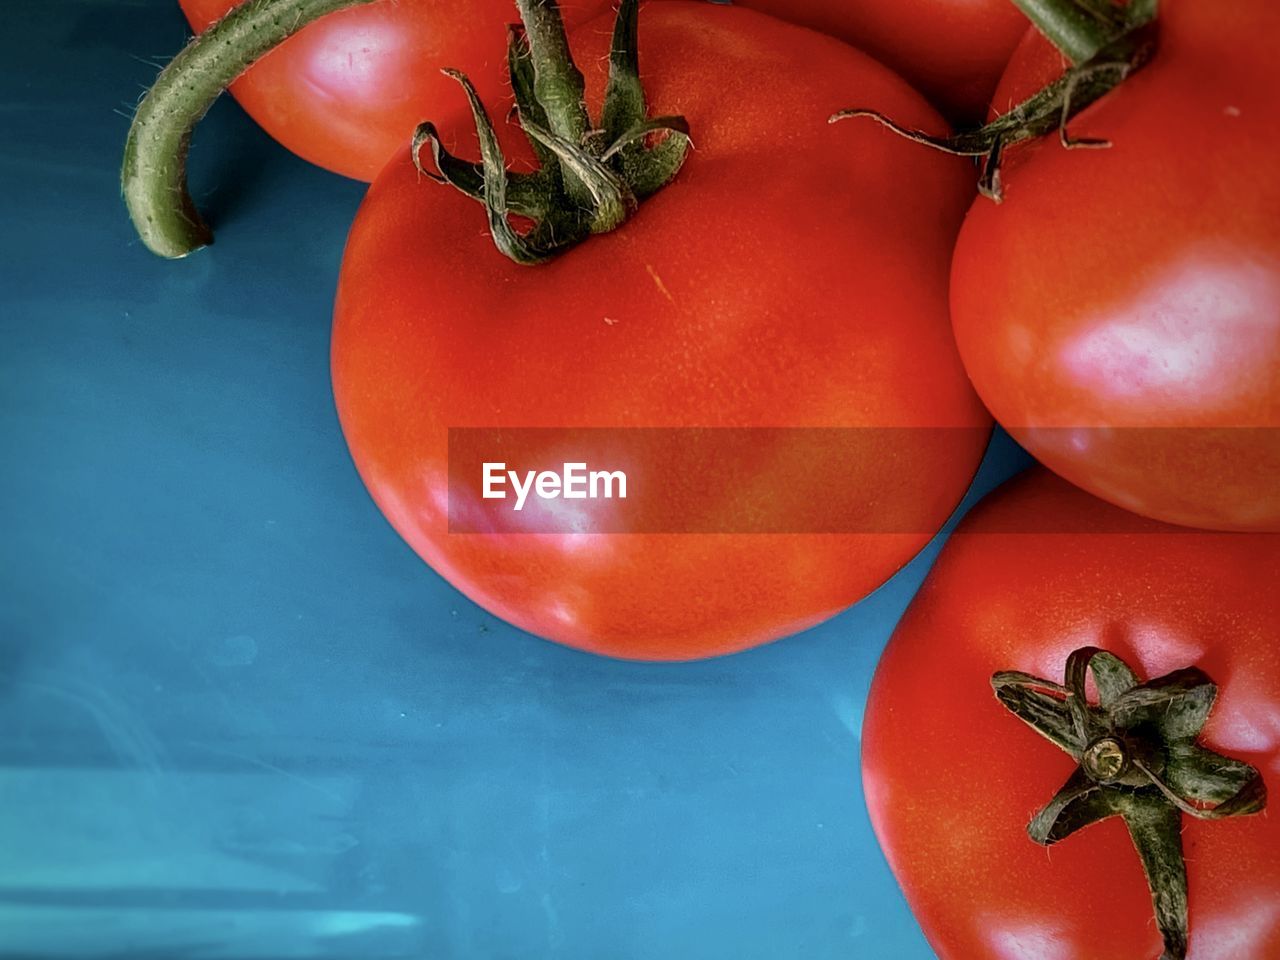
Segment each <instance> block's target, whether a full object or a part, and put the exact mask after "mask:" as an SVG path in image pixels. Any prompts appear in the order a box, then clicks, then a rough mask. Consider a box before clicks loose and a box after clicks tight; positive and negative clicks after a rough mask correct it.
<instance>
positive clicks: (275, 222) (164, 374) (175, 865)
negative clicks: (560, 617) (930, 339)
mask: <svg viewBox="0 0 1280 960" xmlns="http://www.w3.org/2000/svg"><path fill="white" fill-rule="evenodd" d="M4 6H5V9H4V19H5V21H6V26H5V28H4V30H3V31H2V32H3V36H4V39H3V41H0V43H2V44H3V56H0V72H3V91H4V97H3V102H2V103H0V123H2V124H3V127H4V136H3V139H2V140H0V173H2V177H0V184H2V186H0V190H2V191H3V194H2V197H0V209H2V210H3V213H2V214H0V216H2V217H3V220H2V222H0V249H3V257H0V324H2V325H3V329H2V330H0V449H2V450H3V454H2V459H0V463H2V465H3V466H2V468H0V504H3V513H2V519H3V527H2V529H3V536H0V957H3V958H6V960H14V958H19V957H21V958H27V957H37V956H45V955H48V956H59V957H71V956H74V957H94V958H106V957H120V958H125V957H128V958H131V960H136V958H140V957H142V958H145V957H157V958H168V960H185V958H214V957H222V958H232V957H234V958H258V960H268V958H272V960H274V958H285V957H344V958H353V960H378V958H384V957H414V958H431V960H436V958H443V960H448V958H470V957H476V958H489V957H492V958H513V960H533V958H540V957H558V958H559V957H563V958H575V960H576V958H583V960H615V958H616V960H632V958H635V960H641V958H644V960H647V958H668V957H677V958H685V957H688V958H700V960H701V958H706V960H716V958H726V960H780V958H791V957H795V958H804V960H825V958H870V960H890V958H892V960H924V958H928V957H930V956H931V953H930V951H929V949H928V947H927V946H926V944H925V942H924V940H923V938H922V936H921V935H920V932H919V930H918V928H917V927H916V925H915V923H914V921H913V920H912V918H911V916H910V914H909V913H908V911H907V909H906V906H905V904H904V902H903V900H902V897H901V894H900V893H899V891H898V889H897V887H896V885H895V883H894V881H893V879H892V877H891V876H890V874H889V872H888V869H887V867H886V866H885V863H884V861H883V858H882V857H881V855H880V853H879V851H878V849H877V847H876V845H875V840H874V838H873V836H872V833H871V827H870V824H869V822H868V819H867V815H866V811H865V808H864V805H863V800H862V795H861V789H860V785H859V780H858V730H859V726H860V722H861V716H862V704H863V700H864V697H865V694H866V690H867V687H868V684H869V682H870V677H871V673H872V670H873V668H874V665H875V661H876V657H877V655H878V653H879V651H880V650H881V648H882V647H883V645H884V643H885V641H886V640H887V638H888V636H889V633H890V631H891V630H892V628H893V625H894V623H895V622H896V620H897V618H898V617H899V615H900V614H901V612H902V610H903V608H904V607H905V606H906V604H907V602H908V600H909V599H910V596H911V594H912V592H913V590H914V589H915V588H916V587H917V585H918V583H919V580H920V578H921V577H922V576H923V574H924V572H925V569H926V564H927V562H928V560H929V559H930V558H931V557H932V555H933V553H934V549H936V547H935V548H934V549H931V550H930V551H927V553H926V556H924V557H922V558H920V559H919V560H917V562H916V563H914V564H913V565H912V566H911V567H910V568H909V569H908V570H906V571H905V572H903V573H902V574H901V575H900V576H898V577H897V578H896V579H895V580H894V581H893V582H892V583H891V584H890V585H889V586H887V587H886V588H884V589H882V590H881V591H880V592H879V593H877V594H876V595H875V596H873V597H872V598H870V599H869V600H867V601H866V602H864V603H862V604H861V605H859V606H858V607H857V608H855V609H854V610H852V611H850V612H848V613H847V614H845V615H844V616H841V617H839V618H837V619H836V620H834V621H833V622H831V623H829V624H827V625H825V626H823V627H821V628H819V629H816V630H813V631H811V632H809V633H807V634H804V635H802V636H799V637H795V638H792V639H790V640H785V641H782V642H780V643H777V644H774V645H772V646H770V647H767V648H765V649H761V650H756V651H753V652H749V653H745V654H742V655H739V656H735V657H732V658H728V659H722V660H718V661H712V662H706V663H699V664H692V665H683V666H662V665H648V666H646V665H636V664H628V663H617V662H610V661H606V660H601V659H596V658H593V657H590V656H587V655H584V654H580V653H575V652H573V651H570V650H565V649H561V648H559V647H556V646H553V645H551V644H548V643H545V642H542V641H540V640H537V639H534V638H533V637H530V636H528V635H525V634H522V633H520V632H518V631H516V630H514V629H512V628H509V627H507V626H505V625H504V624H502V623H501V622H499V621H497V620H495V619H493V618H492V617H490V616H488V615H487V614H485V613H484V612H482V611H480V610H479V609H477V608H476V607H474V606H473V605H472V604H470V603H469V602H468V601H466V600H465V599H463V598H462V597H461V596H460V595H458V594H457V593H455V592H454V591H453V590H452V589H451V588H450V587H449V586H447V585H446V584H445V583H444V582H443V581H441V580H440V579H439V578H438V577H436V576H435V575H434V574H433V573H431V572H430V571H429V570H428V569H427V568H426V567H425V566H424V565H423V564H422V563H421V562H420V561H419V560H418V559H417V558H416V557H415V556H414V555H413V554H412V553H411V552H410V551H409V550H408V549H407V548H406V547H405V546H404V545H403V544H402V543H401V542H400V540H399V539H398V538H397V537H396V535H395V534H394V533H393V532H392V530H391V529H390V528H389V527H388V526H387V524H386V523H385V522H384V521H383V520H382V518H381V517H380V515H379V514H378V512H377V511H376V510H375V509H374V507H373V505H372V503H371V502H370V501H369V499H368V497H367V496H366V494H365V492H364V490H363V488H362V487H361V484H360V482H359V480H358V478H357V477H356V474H355V472H354V470H353V469H352V466H351V464H350V462H349V460H348V457H347V453H346V450H345V447H344V445H343V442H342V438H341V436H340V434H339V430H338V424H337V421H336V418H335V415H334V412H333V408H332V404H331V399H330V394H329V382H328V357H327V349H328V337H329V315H330V306H331V298H332V295H333V288H334V284H335V281H336V276H337V269H338V263H339V257H340V253H341V248H342V243H343V238H344V235H345V231H346V228H347V225H348V223H349V222H350V219H351V217H352V214H353V213H354V211H355V208H356V206H357V204H358V202H359V200H360V196H361V192H362V187H361V185H359V184H356V183H352V182H349V181H345V180H341V179H339V178H337V177H334V176H332V175H329V174H326V173H324V172H322V171H319V170H317V169H314V168H311V167H309V166H307V165H306V164H304V163H303V162H302V161H300V160H297V159H296V158H294V157H292V156H291V155H289V154H287V153H285V152H284V151H283V150H282V149H280V148H278V147H276V146H275V145H274V144H273V143H271V142H270V141H269V140H268V139H267V138H266V137H265V136H264V135H263V134H262V133H261V132H259V131H258V130H257V129H256V127H254V126H253V125H252V123H250V122H249V121H248V120H247V119H246V118H245V116H244V115H243V114H242V113H241V112H240V111H239V109H238V108H237V107H236V106H235V105H234V104H233V103H232V102H230V101H229V100H227V99H224V100H223V101H222V102H220V104H219V105H218V106H217V107H216V108H215V109H214V111H213V113H212V114H211V115H210V117H209V119H208V121H207V122H206V123H205V124H204V126H203V127H202V128H201V129H200V132H199V134H198V136H197V140H196V146H195V162H194V170H193V187H194V190H195V193H196V196H197V198H198V199H199V200H200V202H201V205H202V207H203V208H204V209H206V210H207V211H209V212H210V213H211V215H212V217H213V219H214V220H215V223H216V225H217V227H218V228H219V231H220V233H219V243H218V244H217V245H216V246H214V247H213V248H211V249H209V250H207V251H204V252H203V253H201V254H200V255H199V256H196V257H194V258H192V259H191V260H189V261H186V262H183V263H179V264H172V263H164V262H162V261H160V260H157V259H155V258H153V257H152V256H151V255H150V254H148V253H147V252H146V251H145V250H144V249H143V248H142V247H141V246H140V244H138V242H137V241H135V240H134V238H133V236H132V234H131V230H130V228H129V225H128V222H127V220H126V217H125V214H124V210H123V207H122V204H121V203H120V201H119V198H118V189H117V184H116V163H117V157H118V153H119V149H120V146H121V143H122V141H123V138H124V133H125V129H126V126H127V115H128V112H129V108H130V106H131V104H132V103H133V102H134V101H135V99H136V97H137V96H138V94H139V92H140V90H141V88H142V87H143V85H145V84H147V83H148V82H149V81H150V79H151V78H152V77H153V76H154V73H155V64H156V63H158V62H160V61H161V60H162V59H163V58H165V57H167V56H169V55H171V54H172V53H174V52H175V51H177V49H178V48H179V47H180V45H181V43H182V42H183V38H184V25H183V22H182V20H181V19H180V16H179V14H178V12H177V7H176V4H175V3H173V2H172V0H114V2H113V0H99V2H91V0H8V2H7V3H5V5H4ZM1022 462H1023V460H1022V456H1021V454H1020V453H1019V452H1018V451H1016V450H1015V449H1014V448H1013V447H1012V445H1011V444H1010V443H1009V442H1008V441H1006V440H998V441H997V443H996V448H995V451H994V453H993V454H992V456H991V457H989V458H988V462H987V464H986V466H985V467H984V470H983V473H982V475H981V476H980V478H979V481H978V484H977V485H976V486H977V488H978V489H980V490H985V489H989V488H990V487H992V486H994V485H995V484H996V483H997V482H999V481H1000V480H1001V479H1002V478H1003V477H1005V476H1007V475H1008V474H1009V473H1011V472H1012V471H1013V470H1015V469H1016V468H1017V467H1018V466H1020V465H1021V464H1022Z"/></svg>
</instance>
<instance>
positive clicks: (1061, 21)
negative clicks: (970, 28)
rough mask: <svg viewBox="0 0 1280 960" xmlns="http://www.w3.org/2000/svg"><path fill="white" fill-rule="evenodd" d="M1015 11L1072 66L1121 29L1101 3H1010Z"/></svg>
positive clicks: (1036, 0) (1057, 0) (1022, 0)
mask: <svg viewBox="0 0 1280 960" xmlns="http://www.w3.org/2000/svg"><path fill="white" fill-rule="evenodd" d="M1013 3H1014V4H1015V5H1016V6H1017V8H1018V9H1019V10H1021V11H1022V12H1023V13H1025V14H1026V15H1027V18H1028V19H1029V20H1030V21H1031V22H1032V23H1033V24H1035V26H1036V29H1038V30H1039V31H1040V32H1041V33H1043V34H1044V35H1045V37H1047V38H1048V39H1049V42H1050V43H1052V44H1053V45H1054V46H1055V47H1057V48H1058V49H1059V50H1060V51H1062V54H1063V56H1065V57H1066V58H1067V59H1068V60H1070V61H1071V62H1072V63H1084V62H1085V61H1087V60H1090V59H1092V58H1093V56H1094V55H1095V54H1096V53H1097V52H1098V51H1099V50H1101V49H1102V48H1103V47H1105V46H1106V45H1107V44H1108V43H1110V42H1111V41H1112V40H1114V39H1115V38H1116V36H1117V35H1118V33H1120V32H1122V30H1123V21H1122V19H1121V18H1119V17H1118V16H1109V15H1108V8H1109V7H1110V9H1111V10H1115V9H1117V8H1115V7H1112V6H1111V5H1110V4H1109V3H1106V2H1105V0H1104V2H1103V3H1097V2H1094V3H1088V2H1082V0H1013Z"/></svg>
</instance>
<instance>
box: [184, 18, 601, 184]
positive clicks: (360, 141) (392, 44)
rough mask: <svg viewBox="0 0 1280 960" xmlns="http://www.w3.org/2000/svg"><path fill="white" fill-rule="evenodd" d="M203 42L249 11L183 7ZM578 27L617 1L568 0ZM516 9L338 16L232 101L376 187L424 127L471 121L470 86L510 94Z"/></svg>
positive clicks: (283, 51) (318, 159)
mask: <svg viewBox="0 0 1280 960" xmlns="http://www.w3.org/2000/svg"><path fill="white" fill-rule="evenodd" d="M179 2H180V3H181V4H182V9H183V12H184V13H186V15H187V20H188V21H190V23H191V26H192V27H193V28H194V29H195V30H196V31H197V32H200V31H202V30H204V29H205V28H206V27H208V26H209V24H211V23H213V22H214V21H215V20H217V19H218V18H219V17H221V16H222V15H223V14H225V13H226V12H227V11H228V10H230V9H231V8H232V7H234V6H236V4H237V3H239V2H240V0H179ZM560 8H561V11H562V12H563V15H564V19H565V23H566V24H567V25H568V26H570V27H572V26H573V25H574V24H580V23H584V22H586V21H587V20H589V19H590V18H592V17H594V16H596V15H598V14H600V13H602V12H604V11H606V10H608V9H609V8H610V3H609V0H561V3H560ZM518 19H519V17H518V16H517V14H516V9H515V5H514V4H513V3H512V2H511V0H386V2H383V3H375V4H371V5H369V6H363V7H355V8H353V9H350V10H342V11H339V12H338V13H333V14H330V15H329V16H327V17H323V18H322V19H320V20H318V21H316V22H315V23H313V24H310V25H309V26H307V27H306V28H304V29H303V30H301V31H300V32H299V33H298V34H296V35H295V36H293V37H290V38H289V39H288V40H286V41H285V42H284V43H282V44H281V45H280V46H279V47H277V48H276V49H275V50H272V51H271V52H270V53H269V54H267V55H266V56H265V57H263V58H262V59H261V60H260V61H259V62H258V63H256V64H254V65H253V66H252V67H250V68H249V70H248V71H246V72H245V74H244V75H243V76H242V77H240V79H239V80H237V81H236V82H235V83H234V84H232V85H231V92H232V93H233V94H234V95H235V98H236V99H237V100H238V101H240V104H241V106H243V107H244V108H245V110H246V111H248V113H249V115H250V116H252V117H253V119H254V120H256V121H257V122H258V123H259V124H261V125H262V127H263V129H265V130H266V131H267V133H269V134H271V136H273V137H275V139H277V140H278V141H280V143H282V144H284V146H286V147H288V148H289V149H290V150H292V151H293V152H294V153H296V154H298V156H300V157H302V158H303V159H305V160H310V161H311V162H312V163H316V164H319V165H320V166H322V167H324V168H325V169H327V170H333V171H335V172H336V173H341V174H344V175H346V176H348V177H355V178H356V179H357V180H372V179H373V178H374V177H376V176H377V175H378V171H379V170H381V169H382V167H383V166H384V165H385V164H386V162H387V160H388V158H390V157H391V155H392V154H393V153H395V152H396V151H397V150H404V151H407V150H408V149H409V140H410V138H411V137H412V136H413V131H414V128H415V127H416V126H417V125H418V124H419V123H421V122H422V121H423V120H435V121H437V122H440V121H442V120H444V119H447V118H448V117H450V116H454V115H457V114H459V112H460V111H461V112H465V111H466V109H467V108H466V100H465V99H464V98H463V96H462V94H461V92H460V91H459V89H458V85H457V83H456V82H454V81H453V80H451V79H449V78H448V77H445V76H443V75H442V74H441V73H440V70H441V68H443V67H454V68H456V69H459V70H462V71H463V72H464V73H467V74H468V75H470V77H471V80H472V81H473V82H474V83H475V85H476V87H477V89H479V91H480V92H481V94H483V95H486V96H489V97H494V98H495V99H496V98H497V97H498V96H499V94H500V91H501V90H502V85H503V84H504V83H505V78H506V71H507V60H506V34H505V32H504V30H503V26H504V25H505V24H507V23H510V22H513V21H517V20H518Z"/></svg>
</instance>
